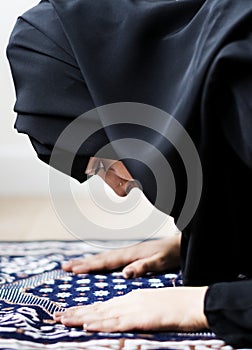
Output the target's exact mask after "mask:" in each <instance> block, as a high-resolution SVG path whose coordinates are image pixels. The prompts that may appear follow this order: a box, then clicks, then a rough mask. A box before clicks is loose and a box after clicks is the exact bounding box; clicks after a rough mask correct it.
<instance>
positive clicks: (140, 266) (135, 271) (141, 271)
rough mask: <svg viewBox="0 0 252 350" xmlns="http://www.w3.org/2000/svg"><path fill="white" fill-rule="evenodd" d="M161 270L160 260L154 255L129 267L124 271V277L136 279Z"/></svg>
mask: <svg viewBox="0 0 252 350" xmlns="http://www.w3.org/2000/svg"><path fill="white" fill-rule="evenodd" d="M158 270H160V264H159V258H158V256H157V255H153V256H151V257H149V258H144V259H139V260H136V261H134V262H132V263H131V264H129V265H127V266H126V267H125V268H124V269H123V271H122V272H123V276H124V277H125V278H135V277H139V276H143V275H145V274H146V273H147V272H154V271H158Z"/></svg>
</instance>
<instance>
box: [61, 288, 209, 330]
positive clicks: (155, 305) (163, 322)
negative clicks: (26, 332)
mask: <svg viewBox="0 0 252 350" xmlns="http://www.w3.org/2000/svg"><path fill="white" fill-rule="evenodd" d="M206 290H207V287H177V288H172V287H168V288H160V289H137V290H135V291H133V292H130V293H128V294H126V295H124V296H120V297H115V298H113V299H110V300H108V301H105V302H102V303H95V304H92V305H87V306H80V307H73V308H69V309H67V310H66V311H65V312H63V313H59V312H58V313H55V315H54V319H55V321H57V322H61V323H63V324H64V325H66V326H70V327H75V326H82V327H83V328H84V329H85V330H87V331H90V332H126V331H133V330H134V331H168V330H173V331H186V332H189V331H197V330H202V329H205V328H208V324H207V320H206V317H205V315H204V298H205V293H206Z"/></svg>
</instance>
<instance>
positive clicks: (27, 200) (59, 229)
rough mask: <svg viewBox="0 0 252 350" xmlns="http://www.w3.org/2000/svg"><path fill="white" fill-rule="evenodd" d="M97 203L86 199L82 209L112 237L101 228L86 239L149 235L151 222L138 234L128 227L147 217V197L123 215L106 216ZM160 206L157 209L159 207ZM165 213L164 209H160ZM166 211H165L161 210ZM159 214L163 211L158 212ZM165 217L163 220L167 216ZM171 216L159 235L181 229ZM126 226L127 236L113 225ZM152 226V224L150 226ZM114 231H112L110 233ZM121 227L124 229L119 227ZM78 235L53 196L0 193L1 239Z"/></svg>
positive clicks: (49, 238)
mask: <svg viewBox="0 0 252 350" xmlns="http://www.w3.org/2000/svg"><path fill="white" fill-rule="evenodd" d="M92 205H93V203H92V201H91V200H89V199H87V198H86V199H85V200H84V202H82V208H81V210H82V212H84V211H85V212H89V214H90V215H91V217H92V220H93V222H95V223H98V224H99V225H100V227H102V225H104V226H106V227H109V235H110V236H109V237H107V236H106V238H104V236H102V235H101V232H100V231H98V233H96V234H95V235H96V236H94V235H93V234H92V235H90V234H89V236H88V237H85V238H86V239H91V240H92V239H120V240H121V239H123V240H125V239H126V240H128V239H140V240H142V239H146V238H147V237H149V236H150V234H149V233H148V234H147V231H146V230H148V226H146V225H145V226H142V227H143V228H142V232H141V229H140V231H139V230H138V231H137V235H138V237H135V236H134V237H133V238H132V236H130V233H128V232H129V231H128V230H127V228H128V225H129V223H133V225H134V224H135V225H137V224H138V222H140V223H141V220H143V222H144V219H145V216H146V213H147V212H148V211H149V209H150V207H149V204H148V205H147V204H146V203H145V202H144V201H143V202H142V203H140V205H139V206H138V208H136V209H134V210H133V211H132V212H131V213H125V214H123V215H120V216H118V215H114V216H113V215H112V214H111V213H109V215H107V216H104V210H103V211H101V210H100V209H99V208H98V206H96V207H95V206H94V205H93V207H92ZM155 210H156V209H155ZM159 213H161V212H159ZM161 214H162V215H164V214H163V213H161ZM158 215H159V214H158ZM162 215H161V219H162V221H164V220H163V216H162ZM165 217H167V218H168V220H167V221H166V222H165V223H164V224H163V225H162V227H161V228H160V229H157V230H156V233H155V237H154V236H153V237H154V238H159V237H163V236H166V235H167V234H169V233H171V234H174V232H177V228H176V226H175V225H174V222H173V219H172V218H170V217H168V216H165ZM115 227H116V228H118V227H119V228H121V227H122V228H123V229H125V228H126V230H124V232H126V233H127V237H125V235H124V237H120V236H117V235H115V233H113V232H115V230H112V229H111V228H115ZM150 230H151V228H150ZM110 231H111V233H110ZM119 231H120V230H119ZM75 239H78V237H77V238H76V236H74V235H73V234H71V233H70V232H69V231H68V230H67V229H66V228H65V227H64V226H63V224H62V223H61V221H60V220H59V219H58V216H57V214H56V212H55V210H54V208H53V205H52V202H51V199H50V197H35V196H34V197H0V241H30V240H75Z"/></svg>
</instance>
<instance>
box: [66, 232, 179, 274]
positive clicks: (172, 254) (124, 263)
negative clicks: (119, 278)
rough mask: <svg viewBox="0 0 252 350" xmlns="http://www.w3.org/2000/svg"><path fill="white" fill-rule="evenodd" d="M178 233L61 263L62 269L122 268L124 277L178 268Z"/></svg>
mask: <svg viewBox="0 0 252 350" xmlns="http://www.w3.org/2000/svg"><path fill="white" fill-rule="evenodd" d="M180 241H181V234H177V235H175V236H170V237H168V238H165V239H160V240H156V241H148V242H143V243H140V244H137V245H134V246H131V247H128V248H122V249H117V250H114V251H107V252H104V253H100V254H97V255H93V256H89V257H87V258H84V259H79V260H72V261H70V262H68V263H64V264H63V266H62V268H63V269H64V270H65V271H72V272H74V273H90V272H94V271H99V270H107V271H108V270H110V271H111V270H115V269H118V268H121V267H124V268H123V276H124V277H125V278H134V277H138V276H141V275H144V274H145V273H147V272H162V271H167V270H171V269H175V268H178V266H179V258H180Z"/></svg>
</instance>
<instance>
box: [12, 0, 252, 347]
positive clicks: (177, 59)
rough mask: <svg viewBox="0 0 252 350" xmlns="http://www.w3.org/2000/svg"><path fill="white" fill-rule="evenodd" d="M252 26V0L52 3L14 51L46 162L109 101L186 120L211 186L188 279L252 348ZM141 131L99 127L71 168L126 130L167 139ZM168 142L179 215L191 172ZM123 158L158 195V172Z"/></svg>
mask: <svg viewBox="0 0 252 350" xmlns="http://www.w3.org/2000/svg"><path fill="white" fill-rule="evenodd" d="M251 23H252V2H251V1H249V0H243V1H237V0H222V1H219V0H178V1H175V0H155V1H153V0H135V1H133V0H109V1H108V0H99V1H93V0H69V1H66V0H65V1H64V0H44V1H42V2H40V3H39V4H38V5H37V6H36V7H34V8H33V9H31V10H29V11H28V12H27V13H25V14H24V15H22V16H21V17H20V18H19V19H18V21H17V24H16V26H15V28H14V30H13V33H12V35H11V38H10V43H9V46H8V58H9V60H10V64H11V69H12V74H13V79H14V83H15V87H16V93H17V101H16V104H15V111H16V112H17V114H18V117H17V120H16V124H15V127H16V129H17V130H18V131H19V132H22V133H26V134H27V135H29V137H30V140H31V142H32V144H33V146H34V148H35V150H36V152H37V154H38V156H39V158H40V159H41V160H43V161H45V162H47V163H49V160H50V155H51V152H52V149H53V146H54V145H55V142H56V140H57V138H58V136H59V135H60V133H61V132H62V131H63V130H64V128H65V127H66V126H67V125H68V124H69V123H70V122H71V121H72V120H74V119H75V118H76V117H77V116H79V115H81V114H82V113H84V112H86V111H89V110H90V109H92V108H95V107H98V106H102V105H104V104H108V103H114V102H125V101H127V102H139V103H145V104H148V105H152V106H155V107H158V108H160V109H162V110H164V111H166V112H168V113H170V114H171V115H172V116H173V117H174V118H176V119H177V120H178V121H179V122H180V123H181V125H183V126H184V128H185V129H186V130H187V132H188V133H189V135H190V136H191V138H192V140H193V142H194V143H195V146H196V148H197V150H198V153H199V156H200V159H201V163H202V167H203V191H202V196H201V201H200V205H199V207H198V209H197V212H196V214H195V215H194V217H193V219H192V220H191V222H190V224H189V225H188V226H187V227H186V228H185V229H184V230H183V238H182V253H181V265H182V269H183V278H184V282H185V284H187V285H209V284H213V285H211V288H210V289H209V291H208V293H207V297H206V304H205V312H206V315H207V317H208V321H209V323H210V326H211V328H212V329H213V330H214V331H215V332H216V333H217V335H219V336H221V337H223V338H224V339H225V340H226V341H227V342H230V343H231V344H233V345H235V346H237V345H239V346H241V345H242V346H248V345H252V312H251V305H252V282H250V281H246V282H245V281H244V282H237V280H238V279H239V276H246V278H251V277H252V258H251V256H252V255H251V249H250V234H251V218H250V216H251V214H250V213H251V204H250V203H251V198H252V181H251V180H252V178H251V174H252V172H251V169H252V104H251V91H252V33H251V30H252V28H251ZM143 134H144V133H143V132H142V129H141V130H140V129H139V130H138V129H137V128H133V129H132V128H131V127H130V126H128V127H126V128H123V130H122V129H120V127H118V128H110V129H108V130H105V129H104V130H101V131H100V132H99V133H98V134H96V135H95V136H93V137H91V139H90V140H88V142H87V143H85V144H84V145H83V147H82V148H81V149H80V151H79V153H78V154H77V156H76V158H75V161H74V164H73V168H72V170H71V174H70V175H71V176H73V177H75V178H76V179H78V180H79V181H81V182H82V181H84V180H85V175H84V170H85V167H86V164H87V161H88V159H89V157H90V156H92V155H94V154H95V152H96V151H97V150H98V149H99V147H101V146H103V145H104V144H106V143H107V142H110V141H111V140H115V139H117V138H120V137H122V136H124V137H125V135H126V136H127V135H128V136H129V137H132V135H133V137H139V138H142V139H143V140H147V141H148V142H149V143H152V144H154V145H158V144H159V138H161V136H160V135H157V134H156V133H154V132H151V131H148V132H146V133H145V136H143ZM161 143H162V142H161ZM157 147H158V146H157ZM160 148H161V151H162V153H163V154H164V155H165V157H166V158H167V159H169V160H170V161H171V163H172V164H173V170H174V174H175V180H176V185H177V189H178V191H177V194H176V201H175V204H174V208H173V210H172V212H171V214H172V215H173V216H174V217H175V219H177V217H178V215H179V212H180V210H181V208H182V205H183V200H184V198H185V192H186V176H185V170H184V169H183V164H182V165H181V164H180V162H181V160H179V159H178V157H177V156H176V155H175V153H176V152H175V151H174V150H173V149H172V147H170V145H168V144H165V143H164V142H163V143H162V147H160ZM64 152H65V153H67V152H69V150H64V149H60V150H59V153H61V155H62V157H64ZM125 162H126V165H127V167H128V168H129V170H130V171H131V173H132V174H133V176H134V177H135V178H137V179H138V180H139V181H140V182H141V183H142V185H143V190H144V192H145V194H146V196H147V197H148V198H149V199H150V200H152V201H153V202H154V199H155V182H154V181H153V176H152V174H151V173H150V172H148V169H146V167H144V166H143V165H140V164H139V163H136V162H134V161H133V160H130V159H129V160H126V161H125ZM60 170H62V171H64V169H60ZM160 209H161V210H163V211H165V207H162V206H161V207H160ZM203 276H204V277H203ZM218 282H223V283H218ZM227 282H228V283H227ZM241 291H242V293H241ZM240 293H241V294H244V296H246V297H242V300H240ZM223 310H224V311H223Z"/></svg>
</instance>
